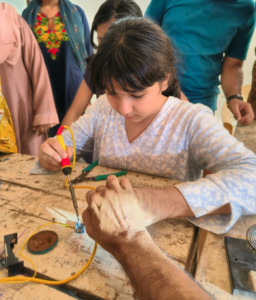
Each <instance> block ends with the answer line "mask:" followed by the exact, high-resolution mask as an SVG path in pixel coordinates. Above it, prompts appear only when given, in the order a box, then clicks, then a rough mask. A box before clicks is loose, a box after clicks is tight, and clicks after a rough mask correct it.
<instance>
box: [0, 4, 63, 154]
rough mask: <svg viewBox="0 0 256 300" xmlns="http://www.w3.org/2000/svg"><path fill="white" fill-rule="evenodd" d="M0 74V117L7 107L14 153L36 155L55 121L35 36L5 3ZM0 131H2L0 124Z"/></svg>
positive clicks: (0, 28) (1, 18) (0, 15)
mask: <svg viewBox="0 0 256 300" xmlns="http://www.w3.org/2000/svg"><path fill="white" fill-rule="evenodd" d="M0 77H1V85H2V96H3V97H4V98H5V100H6V106H5V108H4V109H5V114H4V116H3V117H2V118H5V117H7V116H8V114H9V113H8V110H9V112H10V115H11V118H12V122H13V128H14V131H15V138H16V144H17V148H18V152H19V153H22V154H30V155H35V156H38V152H39V148H40V145H41V144H42V143H43V142H44V141H45V140H46V139H47V130H48V129H49V128H50V127H51V126H54V125H56V124H58V123H59V120H58V116H57V113H56V109H55V105H54V99H53V94H52V89H51V83H50V81H49V76H48V72H47V69H46V67H45V63H44V59H43V56H42V53H41V51H40V48H39V46H38V44H37V42H36V39H35V37H34V35H33V34H32V32H31V30H30V28H29V26H28V25H27V23H26V22H25V20H24V19H23V18H22V17H21V16H19V15H18V14H17V12H16V9H15V8H14V7H12V6H10V5H9V4H6V3H0ZM2 109H3V108H2ZM2 120H3V119H2ZM1 124H2V125H3V123H2V122H1ZM9 125H10V124H9ZM1 132H2V133H3V132H5V133H6V131H5V130H4V128H3V127H2V129H1ZM3 138H6V135H5V136H4V137H3ZM13 143H14V140H13ZM15 152H16V151H15Z"/></svg>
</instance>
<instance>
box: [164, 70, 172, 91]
mask: <svg viewBox="0 0 256 300" xmlns="http://www.w3.org/2000/svg"><path fill="white" fill-rule="evenodd" d="M170 77H171V74H170V73H167V74H165V79H164V81H162V92H163V91H165V90H167V89H168V86H169V80H170Z"/></svg>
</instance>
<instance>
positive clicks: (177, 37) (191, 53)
mask: <svg viewBox="0 0 256 300" xmlns="http://www.w3.org/2000/svg"><path fill="white" fill-rule="evenodd" d="M145 16H146V17H148V18H150V19H152V20H153V21H155V22H156V23H157V24H159V25H160V26H161V27H162V29H163V30H164V31H165V33H166V34H167V35H168V37H169V38H170V40H171V42H172V43H173V44H174V46H175V47H176V48H177V50H178V51H179V52H180V53H181V58H182V59H181V60H183V64H184V65H185V71H184V72H183V74H181V72H179V75H178V76H177V77H178V79H179V81H180V85H181V89H182V91H183V92H184V94H185V95H186V96H187V97H188V100H189V101H190V102H192V103H202V104H204V105H206V106H208V107H210V108H211V109H212V110H213V111H215V110H216V109H217V98H218V94H219V89H218V85H219V84H220V81H219V76H220V75H221V85H222V89H223V91H224V94H225V96H226V98H227V102H228V106H229V109H230V111H231V112H232V113H233V114H234V117H235V118H236V119H237V120H238V121H239V123H241V124H244V125H247V124H250V123H251V122H252V121H253V119H254V114H253V111H252V107H251V105H250V104H249V103H246V102H243V101H241V100H243V98H242V96H241V95H240V93H241V86H242V81H243V70H242V67H243V61H244V60H245V59H246V55H247V51H248V48H249V44H250V41H251V38H252V35H253V32H254V27H255V2H254V0H228V1H227V0H223V1H222V0H213V1H208V0H197V1H189V2H188V1H187V0H177V1H172V0H151V2H150V4H149V6H148V8H147V10H146V13H145ZM180 69H181V68H180V67H179V66H178V71H179V70H180Z"/></svg>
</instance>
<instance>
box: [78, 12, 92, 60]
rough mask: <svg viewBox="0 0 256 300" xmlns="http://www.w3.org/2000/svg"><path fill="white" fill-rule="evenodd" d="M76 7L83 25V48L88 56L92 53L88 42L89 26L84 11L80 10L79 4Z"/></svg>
mask: <svg viewBox="0 0 256 300" xmlns="http://www.w3.org/2000/svg"><path fill="white" fill-rule="evenodd" d="M76 7H77V9H78V11H79V13H80V15H81V17H82V22H83V25H84V45H85V49H86V51H87V54H88V56H90V55H91V54H93V48H92V45H91V43H90V27H89V24H88V21H87V18H86V15H85V13H84V11H83V10H82V8H81V7H79V6H76Z"/></svg>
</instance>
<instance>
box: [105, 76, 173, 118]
mask: <svg viewBox="0 0 256 300" xmlns="http://www.w3.org/2000/svg"><path fill="white" fill-rule="evenodd" d="M167 83H168V79H166V80H165V81H163V82H156V83H155V84H154V85H152V86H151V87H149V88H146V89H145V90H143V91H140V92H136V93H127V92H125V91H123V90H122V88H121V87H120V85H119V84H118V83H117V82H116V81H115V80H113V85H114V89H115V94H112V93H110V91H108V90H105V93H106V96H107V98H108V101H109V103H110V105H111V106H112V108H113V109H114V110H115V111H117V112H118V113H119V114H120V115H122V116H124V117H125V119H126V121H127V122H132V123H139V122H141V121H143V120H145V119H147V118H151V117H152V118H153V117H155V116H156V115H157V114H158V112H159V111H160V109H161V108H162V106H163V105H164V103H165V101H166V100H167V97H166V96H163V95H162V92H163V91H164V90H166V88H167Z"/></svg>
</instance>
